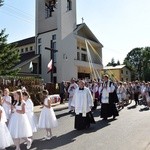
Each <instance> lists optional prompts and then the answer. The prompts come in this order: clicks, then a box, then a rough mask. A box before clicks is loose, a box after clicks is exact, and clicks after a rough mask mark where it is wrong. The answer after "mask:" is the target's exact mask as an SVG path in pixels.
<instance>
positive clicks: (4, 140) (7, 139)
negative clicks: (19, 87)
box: [0, 96, 14, 149]
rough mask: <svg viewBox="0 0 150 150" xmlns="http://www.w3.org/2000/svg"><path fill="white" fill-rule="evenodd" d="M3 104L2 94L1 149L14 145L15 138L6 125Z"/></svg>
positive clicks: (0, 103) (0, 109)
mask: <svg viewBox="0 0 150 150" xmlns="http://www.w3.org/2000/svg"><path fill="white" fill-rule="evenodd" d="M1 105H2V97H1V96H0V149H5V148H6V147H9V146H11V145H13V144H14V143H13V140H12V137H11V135H10V132H9V130H8V128H7V126H6V121H7V119H6V115H5V111H4V108H3V107H2V106H1Z"/></svg>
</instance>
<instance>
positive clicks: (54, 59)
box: [53, 52, 56, 63]
mask: <svg viewBox="0 0 150 150" xmlns="http://www.w3.org/2000/svg"><path fill="white" fill-rule="evenodd" d="M53 61H54V63H56V52H54V58H53Z"/></svg>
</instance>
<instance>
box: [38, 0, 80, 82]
mask: <svg viewBox="0 0 150 150" xmlns="http://www.w3.org/2000/svg"><path fill="white" fill-rule="evenodd" d="M75 28H76V0H36V31H35V32H36V53H37V54H40V55H41V57H40V66H39V67H40V73H41V76H42V77H43V78H44V81H45V82H61V81H62V80H69V79H70V78H71V76H72V74H69V73H68V75H67V76H66V75H65V74H66V72H67V71H68V67H69V65H71V64H73V61H72V60H74V56H75V55H76V52H75V51H74V49H76V48H77V45H76V40H75V37H74V33H73V31H74V30H75ZM73 55H74V56H73ZM51 59H52V60H53V69H52V71H51V72H50V73H48V74H47V70H48V69H47V64H48V63H49V61H50V60H51ZM74 71H76V70H74ZM74 73H75V72H74Z"/></svg>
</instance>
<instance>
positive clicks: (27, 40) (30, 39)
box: [11, 36, 35, 47]
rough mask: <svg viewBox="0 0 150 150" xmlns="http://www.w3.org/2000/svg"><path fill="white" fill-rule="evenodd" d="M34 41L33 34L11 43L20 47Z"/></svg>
mask: <svg viewBox="0 0 150 150" xmlns="http://www.w3.org/2000/svg"><path fill="white" fill-rule="evenodd" d="M34 43H35V36H33V37H30V38H26V39H23V40H19V41H15V42H13V43H11V44H17V47H20V46H24V45H28V44H34Z"/></svg>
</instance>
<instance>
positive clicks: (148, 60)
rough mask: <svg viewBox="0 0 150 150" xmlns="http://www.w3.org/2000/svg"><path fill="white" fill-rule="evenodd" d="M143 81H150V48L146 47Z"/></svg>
mask: <svg viewBox="0 0 150 150" xmlns="http://www.w3.org/2000/svg"><path fill="white" fill-rule="evenodd" d="M143 79H144V80H145V81H150V47H145V49H144V51H143Z"/></svg>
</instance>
